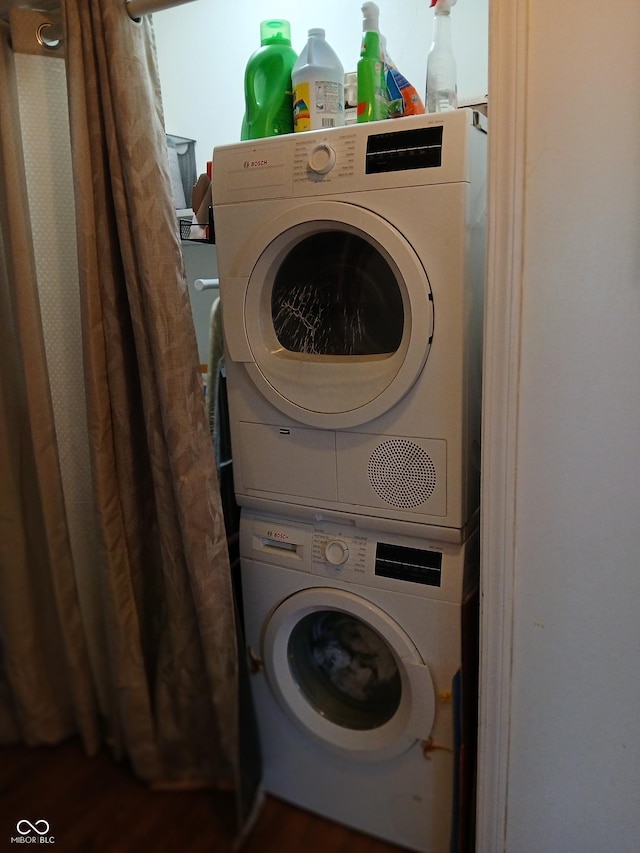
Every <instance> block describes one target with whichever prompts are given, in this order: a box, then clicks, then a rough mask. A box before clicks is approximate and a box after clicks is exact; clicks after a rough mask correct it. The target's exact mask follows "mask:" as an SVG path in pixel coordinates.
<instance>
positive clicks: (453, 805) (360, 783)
mask: <svg viewBox="0 0 640 853" xmlns="http://www.w3.org/2000/svg"><path fill="white" fill-rule="evenodd" d="M240 552H241V558H242V559H241V562H242V588H243V611H244V619H245V630H246V641H247V646H248V653H249V657H250V662H251V668H252V671H253V674H252V676H251V687H252V694H253V698H254V702H255V708H256V715H257V719H258V725H259V730H260V737H261V744H262V750H263V762H264V779H263V784H264V787H265V790H266V791H267V792H268V793H271V794H273V795H275V796H278V797H281V798H283V799H285V800H287V801H289V802H291V803H294V804H297V805H298V806H300V807H302V808H305V809H308V810H310V811H314V812H317V813H319V814H322V815H323V816H325V817H328V818H330V819H333V820H336V821H338V822H341V823H344V824H347V825H349V826H351V827H354V828H356V829H358V830H361V831H363V832H366V833H369V834H371V835H375V836H378V837H380V838H384V839H386V840H388V841H391V842H393V843H396V844H400V845H403V846H405V847H407V848H410V849H412V850H417V851H423V853H424V851H429V853H443V851H448V850H455V851H460V850H467V849H472V847H471V846H469V839H470V826H469V819H470V815H471V812H472V789H473V756H474V755H475V747H474V742H473V741H474V737H475V730H476V714H475V707H476V705H475V696H476V688H475V684H474V677H475V673H476V671H477V669H476V663H477V662H476V661H475V660H474V659H473V655H474V652H473V650H474V649H477V638H476V633H477V624H476V617H477V580H478V548H477V533H475V534H473V535H472V537H471V538H470V539H469V540H468V541H467V542H466V543H465V544H453V543H442V542H439V541H435V540H434V541H431V542H430V541H426V540H424V539H419V538H416V537H413V536H406V535H399V534H395V533H385V534H380V533H376V532H374V531H372V530H367V529H360V528H355V527H354V526H347V525H338V524H334V523H328V522H323V523H315V524H312V523H309V522H302V521H298V520H294V519H282V518H281V517H270V516H266V515H261V514H259V513H256V512H254V511H251V510H246V509H245V510H243V514H242V519H241V527H240ZM465 649H469V650H471V651H470V655H469V658H468V659H467V657H466V654H467V653H466V652H465Z"/></svg>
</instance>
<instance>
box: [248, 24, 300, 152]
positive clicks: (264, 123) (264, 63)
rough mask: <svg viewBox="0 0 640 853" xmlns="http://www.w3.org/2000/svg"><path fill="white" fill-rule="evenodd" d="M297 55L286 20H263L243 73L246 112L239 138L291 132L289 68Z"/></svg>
mask: <svg viewBox="0 0 640 853" xmlns="http://www.w3.org/2000/svg"><path fill="white" fill-rule="evenodd" d="M297 58H298V56H297V54H296V52H295V51H294V49H293V48H292V47H291V26H290V24H289V22H288V21H282V20H279V21H262V23H261V24H260V47H259V49H258V50H256V51H255V52H254V53H253V54H252V55H251V56H250V58H249V62H248V63H247V67H246V70H245V74H244V98H245V113H244V118H243V120H242V130H241V134H240V138H241V139H261V138H262V137H264V136H277V135H278V134H281V133H293V87H292V85H291V71H292V70H293V66H294V65H295V62H296V59H297Z"/></svg>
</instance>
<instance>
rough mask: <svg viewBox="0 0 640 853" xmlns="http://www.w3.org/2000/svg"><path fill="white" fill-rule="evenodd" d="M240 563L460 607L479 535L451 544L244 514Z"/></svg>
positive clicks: (472, 579)
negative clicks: (426, 598) (384, 590)
mask: <svg viewBox="0 0 640 853" xmlns="http://www.w3.org/2000/svg"><path fill="white" fill-rule="evenodd" d="M240 558H241V560H253V561H257V562H263V563H270V564H273V565H278V566H281V567H282V568H288V569H294V570H296V571H301V572H307V573H308V574H310V575H314V576H318V577H325V578H327V579H331V580H333V581H343V582H344V583H346V584H361V585H365V586H371V587H377V588H381V589H391V590H395V591H397V592H404V593H407V594H410V595H418V596H424V597H428V598H435V599H442V600H447V601H457V602H460V601H462V600H463V598H464V595H465V593H466V592H467V591H468V590H470V589H472V588H473V587H474V586H475V584H476V583H477V579H478V535H477V531H476V532H475V533H474V534H472V535H471V536H470V537H469V539H468V540H467V542H465V543H463V544H452V543H444V542H434V541H432V540H427V539H421V538H419V537H416V536H403V535H399V534H395V533H390V532H385V533H381V532H376V531H374V530H361V529H360V528H357V527H349V526H347V525H343V524H336V523H333V522H327V521H319V522H316V523H315V524H311V523H307V522H303V521H297V520H293V519H282V518H275V517H269V516H263V515H261V514H259V513H254V512H250V511H247V510H243V515H242V519H241V522H240Z"/></svg>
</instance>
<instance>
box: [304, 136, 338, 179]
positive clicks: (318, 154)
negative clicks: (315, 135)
mask: <svg viewBox="0 0 640 853" xmlns="http://www.w3.org/2000/svg"><path fill="white" fill-rule="evenodd" d="M308 162H309V168H310V169H311V171H312V172H315V173H316V175H326V174H327V172H330V171H331V170H332V169H333V167H334V166H335V164H336V152H335V151H334V150H333V148H332V147H331V146H330V145H327V143H326V142H321V143H320V144H319V145H316V146H315V148H314V149H313V150H312V151H311V154H309V161H308Z"/></svg>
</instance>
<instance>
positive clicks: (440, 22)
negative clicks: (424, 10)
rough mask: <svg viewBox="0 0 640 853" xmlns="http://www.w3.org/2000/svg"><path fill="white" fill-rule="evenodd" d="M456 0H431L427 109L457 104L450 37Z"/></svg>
mask: <svg viewBox="0 0 640 853" xmlns="http://www.w3.org/2000/svg"><path fill="white" fill-rule="evenodd" d="M455 4H456V0H431V7H434V6H435V12H434V21H433V44H432V45H431V50H430V51H429V56H428V57H427V112H428V113H441V112H445V111H446V110H455V109H457V107H458V85H457V71H456V59H455V56H454V55H453V43H452V37H451V7H452V6H455Z"/></svg>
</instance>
